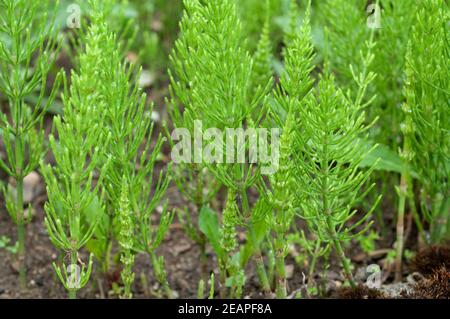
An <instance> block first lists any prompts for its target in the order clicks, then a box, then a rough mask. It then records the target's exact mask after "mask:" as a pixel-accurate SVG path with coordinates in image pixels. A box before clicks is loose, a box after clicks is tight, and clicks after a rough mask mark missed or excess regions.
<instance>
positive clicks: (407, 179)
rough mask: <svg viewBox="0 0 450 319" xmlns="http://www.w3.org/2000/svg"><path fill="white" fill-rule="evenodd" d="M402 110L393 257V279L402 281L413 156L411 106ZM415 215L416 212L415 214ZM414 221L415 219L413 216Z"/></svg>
mask: <svg viewBox="0 0 450 319" xmlns="http://www.w3.org/2000/svg"><path fill="white" fill-rule="evenodd" d="M402 109H403V112H404V114H405V123H404V124H403V125H401V127H402V132H403V136H404V140H403V150H402V151H401V154H400V156H401V158H402V159H403V169H402V174H401V176H400V185H399V187H397V193H398V196H399V199H398V210H397V227H396V232H397V237H396V244H395V248H396V256H395V257H396V258H395V281H396V282H400V281H402V277H403V276H402V260H403V249H404V236H405V235H404V232H405V225H404V224H405V209H406V199H407V197H410V196H411V195H412V180H411V175H410V172H409V166H410V163H411V160H412V157H413V153H412V151H411V134H413V122H412V117H411V115H410V113H411V108H410V106H409V105H408V104H406V103H405V104H403V107H402ZM409 199H410V201H409V202H410V203H411V204H412V205H413V207H414V208H413V214H414V211H415V205H414V200H413V198H411V197H410V198H409ZM415 215H416V214H415ZM415 220H416V222H417V219H416V218H415Z"/></svg>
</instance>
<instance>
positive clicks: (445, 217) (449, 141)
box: [401, 0, 450, 244]
mask: <svg viewBox="0 0 450 319" xmlns="http://www.w3.org/2000/svg"><path fill="white" fill-rule="evenodd" d="M449 18H450V15H449V8H448V4H447V3H446V2H445V1H442V0H439V1H430V0H425V1H423V3H422V4H421V6H420V7H419V10H418V13H417V16H416V22H415V23H414V26H413V28H412V32H411V39H410V42H409V45H408V51H407V55H406V67H405V69H406V76H407V83H406V88H405V95H406V102H405V104H404V107H403V111H404V114H405V119H404V123H403V124H402V126H401V127H402V131H403V133H404V149H403V152H402V156H403V158H404V159H405V162H407V163H411V164H412V167H413V168H414V170H416V171H417V172H418V173H419V183H420V200H419V202H420V208H421V211H422V213H423V215H424V216H425V218H426V220H427V221H428V222H429V223H430V225H431V226H430V238H429V240H430V242H432V243H435V244H437V243H440V242H443V241H445V240H446V239H448V238H450V218H449V209H450V201H449V198H450V196H449V195H450V193H449V189H450V188H449V184H448V176H450V166H449V150H450V135H449V132H450V117H449V107H450V105H449V101H450V100H449V98H450V79H449V76H448V74H449V72H450V62H449V61H450V49H449V43H450V36H449V33H450V30H449V23H448V21H449ZM410 175H411V174H410V173H408V172H407V171H406V172H404V174H403V179H405V180H406V181H407V182H408V184H411V180H410V178H411V177H410ZM409 187H410V188H411V185H410V186H409ZM406 193H409V194H410V196H413V195H412V194H413V193H412V190H411V192H408V191H406ZM412 209H413V208H412ZM414 209H415V208H414Z"/></svg>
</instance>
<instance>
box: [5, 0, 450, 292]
mask: <svg viewBox="0 0 450 319" xmlns="http://www.w3.org/2000/svg"><path fill="white" fill-rule="evenodd" d="M69 5H70V3H68V2H67V1H61V3H58V4H57V5H56V6H55V9H54V10H51V9H50V8H48V6H47V4H46V3H45V1H24V0H0V9H1V10H0V103H1V107H2V112H1V113H0V114H1V115H0V136H1V140H2V145H1V150H2V153H1V157H0V168H1V169H2V170H3V171H4V172H5V173H6V175H7V176H9V177H10V178H9V180H8V182H5V183H4V185H2V188H3V194H4V199H5V203H6V205H5V206H6V210H7V212H8V213H9V215H10V216H11V218H12V220H13V222H14V223H15V224H17V229H18V234H17V241H18V244H17V249H15V248H14V246H11V247H8V251H10V252H11V253H16V254H17V257H18V260H19V262H20V267H19V269H20V283H21V286H22V288H25V287H26V267H25V265H26V263H25V257H26V254H25V233H26V231H25V224H26V223H28V222H29V221H30V219H31V215H32V207H31V205H30V206H29V207H28V209H27V210H26V209H24V206H25V205H26V204H27V203H26V202H25V201H24V179H25V178H26V176H27V175H29V174H30V173H33V172H35V171H37V170H39V171H40V173H41V174H42V175H43V177H44V182H45V185H46V190H47V196H48V199H47V201H46V203H45V222H44V223H45V226H46V229H47V232H48V235H49V238H50V240H51V242H52V244H53V245H54V246H55V247H56V248H57V249H58V250H59V251H60V254H61V258H60V259H59V260H58V261H56V262H55V263H54V264H53V267H54V269H55V272H56V276H57V277H58V278H59V280H60V281H61V283H62V285H63V286H64V287H65V289H66V290H67V291H68V293H69V297H70V298H75V297H76V294H77V292H78V291H79V290H80V289H82V288H83V287H85V286H86V285H87V284H88V283H89V282H95V284H96V285H98V286H99V287H96V288H99V289H100V291H101V293H102V294H104V292H103V288H104V287H107V284H104V283H105V282H108V280H109V278H110V277H111V276H110V275H111V273H113V272H114V271H115V270H117V269H118V271H120V276H118V277H120V280H118V282H117V283H114V284H113V285H112V287H107V288H108V289H110V291H107V292H106V293H108V294H116V295H118V296H119V297H121V298H132V297H133V294H134V293H135V292H136V289H135V286H136V285H142V288H143V290H145V291H146V293H147V294H152V296H156V297H167V298H175V297H177V292H176V291H174V286H173V282H171V273H169V272H168V269H172V268H171V267H168V265H167V264H166V263H167V261H166V260H165V255H164V254H163V253H162V250H163V248H164V239H165V238H166V235H167V234H169V233H171V232H172V231H174V229H175V225H172V223H173V221H174V218H175V217H177V218H176V221H177V223H179V224H180V226H181V228H182V231H183V232H184V235H185V236H186V237H188V238H189V239H190V240H191V241H193V242H194V243H195V244H197V245H198V246H199V265H200V266H199V269H198V270H197V269H195V270H193V271H195V272H198V273H199V277H200V279H199V282H198V283H196V285H198V287H192V289H191V290H192V291H195V292H196V293H197V297H199V298H204V297H205V294H207V295H208V298H214V297H220V298H242V297H244V296H245V294H246V289H247V288H248V287H250V286H251V285H253V284H254V283H253V281H254V280H253V278H255V280H256V281H257V285H259V287H260V293H261V294H260V295H258V296H264V297H269V298H270V297H276V298H288V297H311V296H313V297H320V296H322V294H324V293H325V292H326V291H324V289H326V288H324V285H323V281H324V280H326V279H327V278H326V275H321V276H315V274H316V273H318V272H321V271H322V272H323V273H326V271H327V270H328V269H329V267H336V269H337V271H338V272H339V274H338V276H340V278H341V279H342V282H344V285H350V286H352V287H355V286H356V285H357V284H358V280H359V279H358V278H356V277H355V273H356V271H355V265H354V263H353V262H352V260H351V259H350V258H349V257H350V255H351V254H353V253H354V251H355V250H361V251H363V252H364V253H366V254H368V255H370V253H371V251H373V250H375V248H376V247H377V244H376V243H375V241H376V240H377V239H379V238H381V237H382V236H381V235H386V234H387V233H388V232H391V231H392V229H394V228H395V234H394V235H393V236H384V237H386V238H384V240H383V245H387V246H388V247H383V248H387V251H388V257H387V258H386V259H387V260H389V258H390V260H391V261H392V264H395V280H396V281H401V280H403V279H404V277H405V276H404V275H405V274H404V273H403V270H402V265H403V263H404V261H405V258H406V257H407V254H406V251H407V249H409V248H411V247H414V248H415V247H416V246H419V247H420V246H423V245H431V244H444V243H445V242H446V241H448V240H450V187H449V183H448V178H449V176H450V171H449V170H450V162H449V153H450V150H449V148H450V136H449V132H450V118H449V113H450V112H449V111H450V105H449V101H450V96H449V95H450V33H449V32H450V30H449V28H450V22H449V21H450V10H449V5H448V2H447V1H444V0H420V1H410V0H399V1H388V0H378V1H369V2H368V3H367V4H365V3H364V1H363V2H361V1H356V0H352V1H349V0H324V1H311V0H310V1H296V0H266V1H262V0H257V1H256V0H246V1H237V0H208V1H206V0H183V1H175V0H173V1H163V0H161V1H160V0H154V1H132V0H129V1H127V0H104V1H103V0H90V1H85V2H83V3H82V5H81V6H80V7H79V8H80V13H81V15H80V16H79V17H77V16H75V18H76V19H80V21H78V22H79V28H78V27H75V28H72V27H71V25H72V23H73V21H72V22H69V21H68V20H66V19H67V15H68V14H69V13H70V12H69V11H67V10H66V9H67V8H68V7H69ZM72 8H73V7H72ZM75 8H76V7H75ZM71 12H72V11H71ZM74 12H76V10H75V11H74ZM43 13H45V14H43ZM70 18H71V19H72V18H73V16H71V17H70ZM377 19H379V21H377ZM178 23H179V24H178ZM58 33H59V35H58ZM55 62H57V63H56V64H57V65H58V66H61V65H62V66H64V68H65V71H61V72H60V71H59V70H56V67H54V65H55ZM64 73H65V74H64ZM61 80H62V82H63V83H64V86H63V88H60V82H61ZM47 119H48V121H45V120H47ZM50 120H51V121H50ZM50 123H51V125H52V129H51V133H50V134H48V131H50V129H48V130H46V128H48V127H49V126H50ZM244 130H245V132H244ZM230 132H231V133H230ZM240 132H242V133H243V134H244V135H243V136H244V138H243V139H242V138H241V137H240V136H239V133H240ZM47 135H48V137H47ZM198 137H200V142H199V139H198ZM47 139H48V140H47ZM218 141H225V143H218ZM202 143H206V144H207V146H206V148H204V145H203V144H202ZM254 144H256V146H255V145H254ZM47 145H49V148H50V150H51V156H50V157H49V156H46V155H47V154H46V153H47V152H46V151H47V148H48V147H47ZM181 149H183V152H180V150H181ZM186 149H187V151H186ZM262 150H265V151H266V152H265V153H261V152H262ZM174 154H177V157H175V155H174ZM170 156H172V158H169V157H170ZM169 194H170V195H169ZM174 194H175V195H174ZM407 220H413V224H412V225H409V226H408V225H407ZM407 228H408V229H407ZM411 229H413V230H414V231H411ZM415 230H417V231H416V232H415ZM416 233H417V238H416V239H417V240H414V245H409V246H408V245H407V244H408V243H407V241H406V239H407V238H408V236H414V235H415V234H416ZM411 234H413V235H411ZM390 238H394V240H391V239H390ZM409 239H410V241H411V237H409ZM8 242H9V239H8V238H6V239H5V240H3V237H2V240H1V243H3V244H2V245H3V246H5V247H7V244H8ZM350 248H351V249H350ZM161 249H162V250H161ZM210 251H212V254H211V253H209V252H210ZM140 254H142V255H144V256H146V257H147V259H148V262H149V264H150V265H151V268H152V271H151V272H150V271H147V270H142V272H141V273H140V274H137V273H136V267H135V262H136V261H137V260H138V259H139V258H138V257H139V255H140ZM31 257H32V255H30V256H29V258H31ZM333 258H334V259H333ZM330 260H336V262H334V263H331V262H330ZM292 262H295V269H296V270H295V271H296V274H295V276H297V275H298V274H297V273H300V274H303V285H302V286H301V287H300V286H299V287H297V286H292V285H291V284H290V281H289V279H290V276H291V275H292V274H290V273H289V267H287V264H288V263H292ZM389 268H390V265H389ZM249 269H254V272H255V274H252V273H251V272H250V271H249ZM150 273H151V275H150V276H151V277H152V279H151V280H154V281H156V282H157V283H158V285H157V288H156V291H151V292H149V291H150V288H149V287H148V286H149V282H148V274H150ZM305 274H307V275H305ZM253 275H254V276H253ZM318 277H321V280H322V282H319V280H317V281H316V279H317V278H318ZM298 278H300V277H298ZM138 279H140V281H139V280H138ZM295 282H297V281H295ZM208 286H209V288H208ZM216 288H218V289H216ZM103 297H104V296H103Z"/></svg>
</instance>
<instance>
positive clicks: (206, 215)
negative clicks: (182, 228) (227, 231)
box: [198, 206, 223, 256]
mask: <svg viewBox="0 0 450 319" xmlns="http://www.w3.org/2000/svg"><path fill="white" fill-rule="evenodd" d="M198 225H199V228H200V231H201V232H202V233H203V234H205V236H206V238H208V241H209V243H210V244H211V247H212V249H213V250H214V252H215V253H216V254H217V255H219V256H220V255H222V254H223V249H222V247H221V246H220V227H219V217H218V216H217V213H216V212H215V211H213V210H212V209H211V208H209V207H207V206H203V207H202V209H201V210H200V216H199V220H198Z"/></svg>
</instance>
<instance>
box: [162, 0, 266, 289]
mask: <svg viewBox="0 0 450 319" xmlns="http://www.w3.org/2000/svg"><path fill="white" fill-rule="evenodd" d="M184 5H185V14H184V16H183V19H182V21H181V24H180V26H181V35H180V38H179V39H178V40H177V42H176V45H175V50H174V52H173V54H172V56H171V60H172V65H173V69H174V71H175V74H174V75H175V76H176V77H175V76H174V75H171V90H172V95H173V103H172V105H173V108H172V110H171V115H172V119H173V121H174V124H175V127H178V128H185V129H186V130H187V132H189V133H191V134H190V136H196V134H200V135H202V134H203V133H206V135H207V136H209V138H210V139H213V138H216V139H222V138H224V136H222V133H221V132H218V131H217V129H224V130H225V129H229V128H231V129H239V128H241V127H243V125H244V124H247V125H248V126H249V127H255V126H256V125H257V123H258V122H259V121H260V120H261V118H262V116H263V114H264V108H262V107H261V105H262V101H263V98H264V97H265V94H266V92H267V88H268V87H270V86H271V79H270V78H268V79H267V82H266V83H264V84H263V85H259V83H258V86H257V89H256V90H254V91H253V90H252V89H253V84H254V83H255V82H254V81H253V79H254V78H255V77H254V76H255V73H253V70H254V69H253V59H252V57H251V56H250V54H249V53H248V52H247V51H246V49H245V42H244V41H243V38H242V29H241V23H240V21H239V19H238V16H237V13H236V6H235V4H234V2H233V1H228V0H227V1H217V0H214V1H210V2H208V3H205V4H203V3H201V2H200V1H196V0H186V1H184ZM252 91H253V92H252ZM180 104H181V105H180ZM181 107H184V110H182V109H181ZM200 119H201V121H200ZM198 123H201V125H196V124H198ZM172 137H174V136H172ZM175 138H179V136H175ZM226 138H229V139H228V141H230V140H231V141H232V142H233V147H234V145H235V141H236V139H237V137H236V135H234V136H231V137H230V136H227V137H226ZM183 142H184V143H185V142H187V143H188V144H189V145H191V141H183ZM228 151H230V149H228V148H227V149H225V148H224V146H223V145H221V146H219V147H218V148H215V153H214V152H212V153H211V154H206V153H205V157H206V156H209V159H212V160H213V161H212V163H208V162H207V161H205V158H204V157H203V155H204V154H203V151H202V149H200V148H199V147H198V145H196V142H195V141H194V161H193V162H194V163H195V164H197V167H198V171H200V172H202V173H203V172H208V173H209V174H210V175H212V176H214V179H215V181H216V182H215V183H216V184H218V185H224V186H225V187H226V188H227V192H228V199H227V203H226V205H225V208H224V211H223V214H222V223H221V225H219V226H218V227H219V231H218V232H209V233H208V234H205V235H206V236H207V237H208V236H209V237H211V236H212V235H213V234H214V236H215V239H212V238H208V240H209V241H210V242H216V243H222V244H223V246H222V245H213V248H214V250H215V252H216V254H217V255H218V258H219V269H220V282H221V287H220V294H221V296H222V297H225V296H226V295H227V290H228V289H227V288H231V289H230V290H229V292H230V295H231V296H240V294H241V292H242V286H243V283H244V277H243V271H242V269H240V268H241V267H240V265H239V263H237V261H236V258H232V252H234V251H235V250H236V249H237V245H236V238H235V237H236V227H237V226H238V224H241V225H242V224H244V223H245V220H248V218H249V217H250V216H251V213H252V210H251V208H250V206H249V202H248V198H247V191H248V189H249V188H250V187H252V186H253V185H255V183H256V182H257V181H258V179H259V176H260V172H259V170H258V169H256V170H255V169H254V167H252V165H248V164H246V163H245V162H243V163H235V162H234V160H235V158H234V156H235V154H236V150H235V149H233V150H231V151H230V154H232V155H233V159H232V160H231V161H230V159H229V157H228V156H229V154H228V153H226V152H228ZM237 151H238V152H242V151H243V150H242V149H238V150H237ZM224 154H227V161H225V160H224V156H223V155H224ZM191 155H192V154H187V155H186V156H184V158H183V159H184V160H187V161H184V163H186V162H188V163H192V161H189V159H191ZM186 157H187V158H186ZM238 158H239V156H238ZM182 164H183V161H182ZM188 174H189V175H191V174H192V173H188ZM213 185H214V184H213ZM203 187H206V185H205V186H202V188H201V189H200V192H202V193H203ZM182 188H185V187H182ZM211 189H214V187H211V186H210V187H209V191H211ZM238 198H239V202H240V203H242V205H241V207H238V205H237V202H238ZM202 211H203V214H201V215H202V216H201V217H202V218H205V219H208V221H214V220H216V218H215V217H214V216H212V215H215V212H213V211H212V210H211V209H210V208H208V207H204V209H202ZM215 225H216V224H215ZM217 237H219V238H217Z"/></svg>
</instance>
